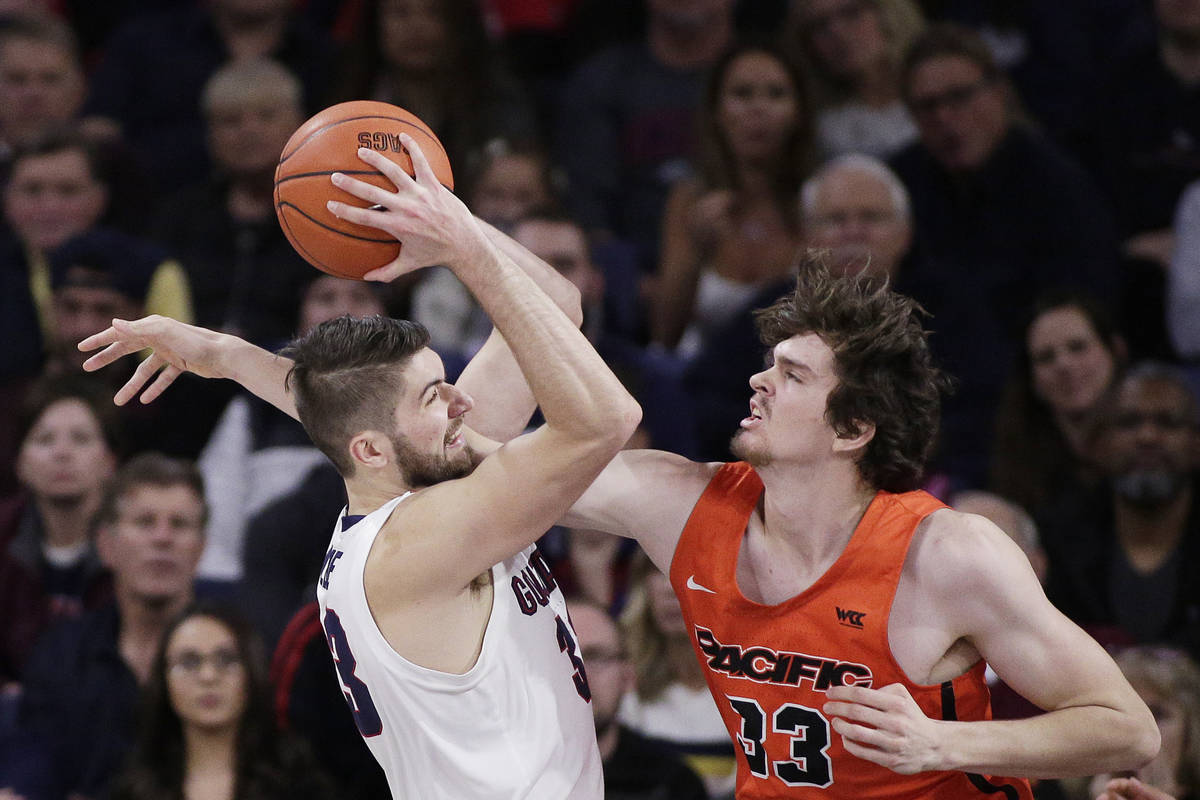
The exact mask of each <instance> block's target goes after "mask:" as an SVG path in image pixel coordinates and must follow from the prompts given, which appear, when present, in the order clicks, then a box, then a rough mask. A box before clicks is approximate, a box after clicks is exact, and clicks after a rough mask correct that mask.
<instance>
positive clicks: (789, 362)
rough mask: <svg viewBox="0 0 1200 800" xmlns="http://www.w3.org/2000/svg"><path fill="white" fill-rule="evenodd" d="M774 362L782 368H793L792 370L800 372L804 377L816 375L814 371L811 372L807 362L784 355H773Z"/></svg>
mask: <svg viewBox="0 0 1200 800" xmlns="http://www.w3.org/2000/svg"><path fill="white" fill-rule="evenodd" d="M775 363H776V364H778V365H779V366H781V367H783V368H784V369H790V370H793V371H794V372H801V373H803V374H804V375H805V376H806V377H814V376H815V375H816V373H815V372H813V370H812V367H810V366H808V365H807V364H805V363H803V362H800V361H796V360H794V359H791V358H788V357H787V356H784V355H777V356H775Z"/></svg>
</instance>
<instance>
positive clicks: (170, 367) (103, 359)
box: [79, 315, 298, 419]
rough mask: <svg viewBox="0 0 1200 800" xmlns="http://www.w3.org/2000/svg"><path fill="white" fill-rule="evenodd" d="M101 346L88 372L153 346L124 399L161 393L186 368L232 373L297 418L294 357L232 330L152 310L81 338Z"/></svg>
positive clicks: (83, 346)
mask: <svg viewBox="0 0 1200 800" xmlns="http://www.w3.org/2000/svg"><path fill="white" fill-rule="evenodd" d="M100 348H104V349H102V350H100V352H98V353H96V354H95V355H93V356H92V357H91V358H89V359H88V360H87V361H85V362H84V363H83V368H84V369H85V370H88V371H89V372H91V371H94V370H98V369H100V368H101V367H105V366H108V365H109V364H111V363H113V362H114V361H117V360H118V359H120V358H123V357H125V356H127V355H131V354H135V353H140V352H141V351H143V350H147V349H148V350H150V351H151V352H150V355H148V356H147V357H146V358H145V359H143V360H142V363H141V364H139V365H138V368H137V369H136V370H134V373H133V375H132V376H131V377H130V378H129V380H128V381H126V382H125V385H124V386H122V387H121V388H120V389H119V390H117V393H116V395H115V396H114V397H113V400H114V402H116V404H117V405H124V404H125V403H128V402H129V401H130V400H132V399H133V398H135V397H137V396H138V395H139V393H140V395H141V398H140V399H141V402H143V403H149V402H152V401H153V400H154V399H155V398H157V397H158V396H159V395H160V394H162V393H163V391H165V390H166V388H167V387H168V386H170V385H171V384H172V383H173V382H174V381H175V379H176V378H178V377H179V376H180V375H181V374H182V373H184V372H191V373H194V374H196V375H199V376H200V377H202V378H229V379H230V380H233V381H236V382H237V383H239V384H241V385H242V386H243V387H244V388H245V389H246V390H247V391H249V392H252V393H254V394H256V395H258V396H259V397H261V398H262V399H263V400H265V401H267V402H268V403H270V404H271V405H273V406H275V407H276V408H278V409H279V410H280V411H282V412H284V413H285V414H288V415H289V416H291V417H294V418H297V419H298V417H297V415H296V404H295V403H294V402H293V401H292V397H291V395H290V394H289V393H288V391H287V389H286V388H285V385H284V381H285V378H286V377H287V373H288V370H289V369H290V368H291V365H292V362H291V361H290V360H289V359H286V358H281V357H280V356H277V355H275V354H274V353H270V352H268V351H266V350H263V349H262V348H261V347H256V346H255V345H252V344H250V343H249V342H247V341H244V340H242V339H239V338H238V337H236V336H232V335H230V334H227V333H218V332H217V331H210V330H208V329H207V328H200V327H197V326H195V325H187V324H185V323H182V322H179V321H178V320H174V319H171V318H170V317H160V316H158V315H153V316H149V317H143V318H142V319H137V320H132V321H128V320H121V319H114V320H113V322H112V325H111V326H109V327H108V328H105V329H104V330H102V331H100V332H99V333H97V334H94V335H92V336H89V337H88V338H86V339H84V340H83V341H82V342H80V343H79V349H80V350H81V351H83V352H89V351H92V350H99V349H100Z"/></svg>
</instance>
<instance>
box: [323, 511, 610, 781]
mask: <svg viewBox="0 0 1200 800" xmlns="http://www.w3.org/2000/svg"><path fill="white" fill-rule="evenodd" d="M407 496H408V495H404V496H402V497H397V498H396V499H394V500H392V501H391V502H389V503H387V504H386V505H384V506H383V507H381V508H379V509H377V510H376V511H374V512H372V513H371V514H368V515H366V516H365V517H362V518H361V519H359V520H358V521H356V522H355V521H353V520H354V518H353V517H351V518H346V517H345V511H343V512H342V518H341V519H339V520H338V524H337V528H336V529H335V531H334V534H333V539H332V541H331V542H330V546H329V550H328V552H327V553H326V556H325V565H324V566H323V567H322V569H321V577H320V580H319V581H318V582H317V600H318V602H319V603H320V605H321V624H322V625H323V626H324V629H325V639H326V641H327V642H328V643H329V647H330V650H331V651H332V653H333V657H334V661H335V662H336V666H337V672H338V676H339V678H340V680H341V683H342V690H343V692H344V693H345V695H346V701H347V702H348V703H349V704H350V707H351V710H352V711H354V718H355V722H356V723H357V724H358V729H359V732H360V733H362V735H363V738H364V739H365V740H366V742H367V745H368V746H369V747H370V748H371V752H372V753H373V754H374V755H375V758H376V760H378V761H379V763H380V765H382V766H383V771H384V772H385V773H386V775H387V779H388V786H389V787H390V788H391V792H392V797H393V798H395V799H396V800H401V798H403V799H404V800H440V798H454V800H469V799H471V798H513V800H516V798H528V799H529V800H541V799H543V798H544V800H564V798H572V800H601V798H603V796H604V786H603V778H602V773H601V765H600V753H599V750H598V749H597V747H596V734H595V727H594V725H593V722H592V710H591V701H590V698H591V693H590V692H589V690H588V686H587V676H586V673H585V672H584V667H583V661H582V660H581V658H580V656H579V648H578V646H577V645H576V638H575V631H574V629H573V628H572V627H571V621H570V619H568V617H567V607H566V602H565V601H564V600H563V596H562V592H561V591H560V590H559V589H558V587H557V585H556V583H555V581H554V579H553V577H552V576H551V574H550V568H549V565H548V564H547V563H546V561H545V559H544V558H543V557H542V555H541V554H540V553H539V552H538V550H537V548H536V547H535V546H533V545H530V546H529V547H528V548H526V549H525V550H524V551H522V552H521V553H518V554H517V555H515V556H513V557H512V558H508V559H505V560H504V561H503V562H501V563H499V564H497V565H496V566H494V567H493V568H492V578H493V584H494V587H493V600H492V613H491V617H490V618H489V620H488V623H487V629H486V631H485V635H484V637H483V648H482V650H481V652H480V654H479V660H478V661H477V662H476V663H475V665H474V666H473V667H471V669H470V670H468V671H467V672H466V673H464V674H461V675H455V674H451V673H446V672H439V671H437V670H432V669H427V668H425V667H421V666H418V665H417V664H414V663H412V662H411V661H408V660H407V659H405V658H404V657H403V656H401V655H399V654H398V653H397V652H396V651H395V650H393V649H392V648H391V646H390V645H389V644H388V643H387V640H386V639H385V638H384V636H383V634H382V633H381V632H380V630H379V628H378V627H377V626H376V624H375V620H374V618H373V617H372V615H371V612H370V609H368V607H367V596H366V590H365V589H364V588H363V569H364V567H365V566H366V563H367V554H368V553H369V552H370V551H371V545H372V544H373V542H374V541H375V537H376V535H378V533H379V531H380V529H381V528H382V527H383V524H384V522H386V521H387V519H388V517H389V516H390V515H391V514H392V511H393V510H394V509H395V508H396V506H397V505H398V504H399V503H400V501H401V500H403V499H404V498H405V497H407ZM343 519H344V520H345V521H346V523H352V524H348V526H347V527H346V530H342V528H343ZM429 624H430V626H431V627H435V626H437V625H438V620H436V619H431V620H429Z"/></svg>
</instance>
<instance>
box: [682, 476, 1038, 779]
mask: <svg viewBox="0 0 1200 800" xmlns="http://www.w3.org/2000/svg"><path fill="white" fill-rule="evenodd" d="M762 491H763V487H762V482H761V481H760V480H759V478H758V475H757V474H755V472H754V470H753V469H752V468H751V467H750V466H748V465H746V464H742V463H737V464H726V465H725V466H723V467H722V468H721V469H720V471H718V472H717V474H716V475H715V476H714V477H713V480H712V481H711V482H710V483H709V485H708V488H707V489H705V490H704V494H703V495H702V496H701V497H700V500H699V502H697V504H696V508H695V509H694V510H693V511H692V515H691V517H690V518H689V520H688V523H687V526H686V527H685V528H684V530H683V534H682V536H681V538H680V540H679V545H678V547H677V548H676V550H675V555H674V558H673V560H672V562H671V576H670V577H671V584H672V586H673V587H674V588H675V593H676V594H677V595H678V596H679V601H680V605H681V606H682V608H683V616H684V619H686V620H687V625H688V629H689V630H690V631H691V632H692V633H693V641H692V645H693V647H694V648H695V649H696V656H697V657H698V658H699V659H700V664H701V667H702V668H703V670H704V674H705V678H706V680H707V681H708V686H709V689H710V690H711V691H712V694H713V697H714V698H716V700H717V706H718V707H719V708H720V710H721V716H722V717H723V718H724V720H725V727H726V728H727V729H728V730H729V734H730V736H731V737H732V738H733V740H734V743H735V745H736V746H737V747H738V749H739V750H740V751H741V752H742V753H744V755H745V758H739V759H738V776H737V797H738V800H758V799H759V798H778V797H789V798H791V797H807V798H824V799H825V800H830V799H832V798H846V800H866V798H893V799H894V798H942V799H944V800H949V798H954V800H961V798H971V797H979V798H983V797H989V798H997V800H1029V799H1030V798H1032V796H1033V795H1032V793H1031V791H1030V788H1029V784H1028V782H1027V781H1024V780H1017V779H1011V778H993V777H985V776H981V775H968V774H966V773H962V772H924V773H920V774H917V775H900V774H898V773H895V772H892V771H891V770H889V769H887V768H886V767H882V766H879V765H877V764H874V763H871V762H869V761H865V760H863V759H860V758H857V757H855V756H852V755H850V754H849V753H847V752H846V750H845V748H844V747H843V745H842V740H841V737H840V736H837V735H836V734H835V733H834V732H833V730H832V729H831V728H830V726H829V720H828V719H827V718H826V716H825V714H824V712H823V711H822V710H821V708H822V706H823V705H824V704H825V691H826V690H827V689H828V688H829V687H831V686H838V685H842V684H846V685H857V686H867V687H874V688H880V687H883V686H886V685H888V684H891V683H900V684H903V685H904V686H905V688H907V689H908V691H909V693H911V694H912V696H913V699H915V700H916V701H917V703H918V704H919V705H920V706H921V708H922V710H924V712H925V713H926V714H927V715H928V716H930V717H932V718H934V719H959V720H985V719H990V718H991V707H990V696H989V693H988V689H987V685H986V684H985V683H984V679H983V673H984V664H983V662H979V663H978V664H976V665H975V666H974V667H973V668H972V669H971V670H969V671H968V672H966V673H965V674H963V675H960V676H959V677H957V678H955V679H954V680H953V681H947V682H945V683H942V684H939V685H934V686H923V685H918V684H915V683H913V682H912V681H910V680H909V679H908V678H907V677H906V676H905V675H904V671H903V670H901V669H900V666H899V665H898V664H897V663H896V660H895V658H894V657H893V656H892V651H891V647H890V645H889V644H888V616H889V613H890V611H891V607H892V598H893V597H894V596H895V594H896V586H897V584H898V582H899V580H900V570H901V568H902V567H903V566H904V559H905V556H906V554H907V552H908V546H909V542H910V541H911V540H912V536H913V532H914V531H915V530H916V528H917V525H918V524H919V523H920V522H921V520H922V519H924V518H925V517H926V516H928V515H929V514H930V513H932V512H933V511H936V510H937V509H939V508H945V506H944V505H943V504H942V503H940V502H939V501H938V500H936V499H934V498H933V497H931V496H930V495H928V494H926V493H924V492H909V493H906V494H890V493H888V492H879V493H878V494H877V495H876V496H875V499H874V500H872V501H871V504H870V506H868V507H867V511H866V513H865V514H864V515H863V518H862V520H861V522H859V524H858V527H857V528H856V529H855V531H854V535H853V536H852V537H851V539H850V542H849V544H848V545H847V546H846V550H845V552H843V553H842V555H841V556H840V557H839V558H838V560H837V561H836V562H834V564H833V566H832V567H830V568H829V570H828V571H827V572H826V573H825V574H824V575H822V576H821V577H820V578H819V579H818V580H817V581H816V582H815V583H814V584H813V585H812V586H810V587H809V588H808V589H806V590H805V591H803V592H801V593H800V594H799V595H797V596H796V597H793V598H791V599H790V600H786V601H784V602H783V603H780V604H779V605H774V606H765V605H760V604H759V603H754V602H751V601H750V600H747V599H746V598H745V597H744V596H743V595H742V593H741V591H739V589H738V586H737V580H736V577H735V574H734V573H735V569H736V565H737V557H738V551H739V549H740V547H741V543H742V539H743V537H744V536H745V532H746V525H747V523H748V522H749V519H750V514H751V513H752V512H753V511H754V509H755V506H756V505H757V504H758V500H759V498H760V497H761V495H762Z"/></svg>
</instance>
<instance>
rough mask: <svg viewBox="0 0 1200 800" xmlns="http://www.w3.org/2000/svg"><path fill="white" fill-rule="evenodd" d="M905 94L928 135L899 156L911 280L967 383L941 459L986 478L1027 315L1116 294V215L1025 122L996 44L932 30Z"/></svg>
mask: <svg viewBox="0 0 1200 800" xmlns="http://www.w3.org/2000/svg"><path fill="white" fill-rule="evenodd" d="M902 82H903V90H904V94H905V100H906V102H907V104H908V106H909V109H910V110H911V112H912V115H913V118H914V120H915V121H916V123H917V127H918V129H919V132H920V140H919V141H918V142H916V143H914V144H913V145H911V146H909V147H908V148H906V149H905V150H903V151H902V152H900V153H899V154H897V155H896V156H895V157H894V158H893V160H892V168H893V169H894V170H895V171H896V173H897V175H899V176H900V179H901V180H902V181H903V182H904V184H905V185H906V186H907V188H908V192H909V195H910V197H911V201H912V215H913V231H914V241H915V248H916V250H915V253H914V258H913V259H912V263H911V266H907V265H906V268H905V270H904V271H903V274H902V276H901V280H900V285H901V286H902V287H903V288H904V289H906V291H907V292H908V293H909V294H911V295H912V296H913V297H915V298H916V299H917V300H919V301H920V302H921V304H922V305H923V306H924V307H925V309H926V310H927V311H929V312H930V313H931V314H932V316H933V321H932V323H931V326H930V327H931V328H932V329H933V331H934V335H933V337H932V338H931V340H930V342H931V344H932V345H933V347H934V349H935V352H936V354H937V355H938V356H939V357H940V359H941V361H942V363H943V365H944V367H945V368H946V369H947V370H948V371H950V372H951V373H952V374H953V375H954V376H955V377H956V378H957V379H958V380H959V382H960V384H959V390H958V392H957V393H956V394H955V396H953V397H952V398H950V399H949V401H948V402H947V403H946V406H945V409H944V418H943V425H942V448H941V452H940V455H939V457H938V459H937V460H936V466H937V467H939V468H940V469H942V470H944V471H946V472H948V473H949V474H950V475H951V477H953V478H956V479H958V481H959V483H960V484H965V485H967V486H979V485H982V479H983V477H984V471H985V468H986V464H987V451H988V448H989V442H990V438H991V433H992V428H993V424H994V417H995V413H996V404H997V398H998V397H999V396H1000V390H1001V387H1002V385H1003V383H1004V381H1005V379H1006V377H1007V375H1008V373H1009V370H1010V369H1011V367H1012V365H1013V363H1014V360H1015V356H1016V353H1017V349H1018V347H1019V325H1020V320H1021V319H1022V317H1023V315H1024V314H1025V313H1026V312H1027V311H1028V310H1029V309H1030V308H1031V305H1032V303H1033V299H1034V298H1035V297H1036V296H1037V295H1038V294H1039V293H1041V292H1042V291H1044V290H1045V289H1047V288H1050V287H1057V286H1070V287H1077V288H1087V289H1088V290H1089V291H1090V292H1091V293H1093V294H1095V295H1097V296H1098V297H1100V298H1101V299H1102V300H1107V299H1108V298H1110V297H1111V296H1112V295H1113V294H1114V292H1115V286H1116V282H1117V275H1116V264H1117V247H1116V240H1115V237H1114V236H1113V233H1112V225H1111V213H1110V211H1109V209H1108V208H1107V207H1106V206H1105V205H1104V203H1103V202H1102V201H1101V200H1100V199H1099V193H1098V191H1097V190H1096V189H1095V188H1094V186H1093V185H1092V182H1091V181H1090V180H1089V178H1088V176H1087V175H1086V174H1085V173H1084V171H1083V170H1082V168H1080V167H1079V166H1078V165H1077V164H1075V163H1074V162H1072V161H1071V160H1070V159H1068V158H1067V156H1066V155H1064V154H1063V153H1062V152H1061V151H1059V149H1058V148H1057V147H1056V146H1055V145H1054V144H1053V143H1051V142H1050V141H1049V140H1048V139H1046V138H1044V137H1042V136H1041V135H1039V134H1037V133H1035V132H1034V131H1033V130H1032V129H1030V128H1028V127H1027V126H1024V125H1022V124H1020V123H1019V122H1018V121H1017V118H1016V115H1015V114H1014V112H1013V103H1012V98H1011V95H1010V92H1011V89H1010V88H1009V87H1008V85H1007V84H1006V83H1005V81H1004V79H1003V76H1002V74H1001V72H1000V70H999V68H998V67H997V65H996V63H995V61H994V60H993V58H992V55H991V53H990V51H989V50H988V49H987V47H986V45H984V44H983V42H982V41H981V40H980V39H979V38H978V37H977V36H975V35H974V34H972V33H970V32H969V31H967V30H966V29H963V28H960V27H957V26H953V25H948V24H943V25H935V26H932V27H931V28H930V29H929V30H928V31H927V32H926V33H925V34H924V35H922V36H921V37H920V38H919V39H918V40H917V41H916V42H914V44H913V46H912V48H911V49H910V50H909V52H908V55H907V57H906V59H905V62H904V66H903V74H902Z"/></svg>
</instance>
